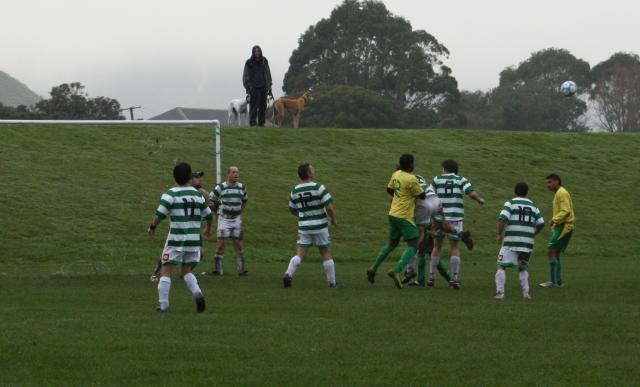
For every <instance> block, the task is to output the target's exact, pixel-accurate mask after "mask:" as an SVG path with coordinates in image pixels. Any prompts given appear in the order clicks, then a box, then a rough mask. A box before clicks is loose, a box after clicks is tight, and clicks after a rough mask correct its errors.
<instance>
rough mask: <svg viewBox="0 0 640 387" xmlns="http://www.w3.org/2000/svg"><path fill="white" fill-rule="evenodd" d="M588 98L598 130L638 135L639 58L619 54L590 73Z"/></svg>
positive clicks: (639, 110)
mask: <svg viewBox="0 0 640 387" xmlns="http://www.w3.org/2000/svg"><path fill="white" fill-rule="evenodd" d="M591 75H592V78H593V82H594V87H593V89H592V90H591V98H592V99H593V100H594V101H595V102H596V111H597V113H598V118H599V119H600V123H601V124H602V127H603V128H604V129H606V130H608V131H610V132H633V131H635V132H637V131H640V58H639V57H638V55H636V54H631V53H624V52H619V53H616V54H613V55H612V56H611V58H609V59H607V60H606V61H604V62H601V63H599V64H598V65H596V66H595V67H594V68H593V69H592V70H591Z"/></svg>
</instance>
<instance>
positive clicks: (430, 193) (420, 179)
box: [416, 175, 436, 197]
mask: <svg viewBox="0 0 640 387" xmlns="http://www.w3.org/2000/svg"><path fill="white" fill-rule="evenodd" d="M416 178H418V184H420V187H422V189H423V190H424V194H425V196H427V197H429V196H436V191H435V190H434V189H433V186H432V185H431V184H429V183H427V180H426V179H425V178H424V177H422V176H420V175H416Z"/></svg>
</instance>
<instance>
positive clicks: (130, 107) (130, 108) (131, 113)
mask: <svg viewBox="0 0 640 387" xmlns="http://www.w3.org/2000/svg"><path fill="white" fill-rule="evenodd" d="M141 107H142V106H129V107H128V108H124V109H120V110H119V111H121V112H123V111H125V110H128V111H129V115H130V116H131V121H133V111H134V110H135V109H140V108H141Z"/></svg>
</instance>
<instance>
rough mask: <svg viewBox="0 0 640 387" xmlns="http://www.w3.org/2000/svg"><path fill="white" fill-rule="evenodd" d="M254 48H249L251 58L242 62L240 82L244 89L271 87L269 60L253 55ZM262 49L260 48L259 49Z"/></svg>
mask: <svg viewBox="0 0 640 387" xmlns="http://www.w3.org/2000/svg"><path fill="white" fill-rule="evenodd" d="M256 48H260V46H253V48H252V49H251V58H249V59H247V61H246V62H245V63H244V71H243V73H242V84H243V85H244V88H245V89H246V90H250V89H252V88H258V87H264V88H266V89H267V90H269V89H271V70H270V69H269V61H268V60H267V58H265V57H264V56H260V58H259V59H256V57H255V51H256ZM260 51H262V49H260Z"/></svg>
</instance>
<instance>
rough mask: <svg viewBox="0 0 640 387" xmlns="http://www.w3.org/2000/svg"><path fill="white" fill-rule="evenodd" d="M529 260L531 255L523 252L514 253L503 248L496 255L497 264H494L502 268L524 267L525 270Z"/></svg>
mask: <svg viewBox="0 0 640 387" xmlns="http://www.w3.org/2000/svg"><path fill="white" fill-rule="evenodd" d="M530 258H531V253H527V252H524V251H514V250H511V249H510V248H508V247H503V248H501V249H500V252H499V253H498V262H496V264H497V265H498V266H502V267H519V266H522V267H524V269H526V268H527V265H528V264H529V259H530Z"/></svg>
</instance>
